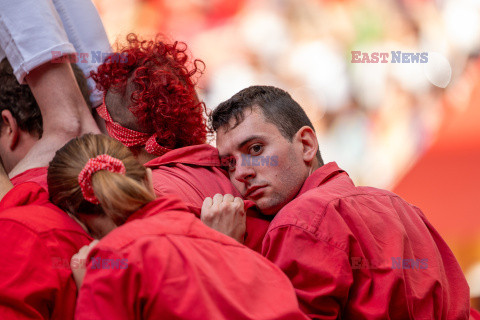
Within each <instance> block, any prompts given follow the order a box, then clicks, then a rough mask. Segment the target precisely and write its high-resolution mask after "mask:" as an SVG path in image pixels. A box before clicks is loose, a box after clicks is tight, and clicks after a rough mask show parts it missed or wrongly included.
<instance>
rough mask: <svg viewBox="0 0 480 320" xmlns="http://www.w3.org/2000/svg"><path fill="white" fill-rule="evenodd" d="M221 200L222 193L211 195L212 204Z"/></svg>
mask: <svg viewBox="0 0 480 320" xmlns="http://www.w3.org/2000/svg"><path fill="white" fill-rule="evenodd" d="M222 202H223V195H221V194H220V193H217V194H216V195H214V196H213V204H214V205H215V204H219V203H222Z"/></svg>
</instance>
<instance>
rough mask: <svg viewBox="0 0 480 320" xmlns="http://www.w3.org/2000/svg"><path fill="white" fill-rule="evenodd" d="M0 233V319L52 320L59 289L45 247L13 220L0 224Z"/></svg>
mask: <svg viewBox="0 0 480 320" xmlns="http://www.w3.org/2000/svg"><path fill="white" fill-rule="evenodd" d="M0 230H1V232H0V243H1V244H2V245H1V246H0V319H51V318H52V317H53V315H52V314H51V311H52V310H53V309H54V306H53V305H52V301H54V299H52V297H55V296H57V295H58V294H59V292H60V291H62V288H61V284H60V280H59V277H58V275H57V273H56V272H55V270H54V266H53V265H52V264H53V263H54V261H53V260H52V259H51V255H50V252H49V250H48V248H46V247H45V246H44V245H43V243H42V241H41V239H39V238H38V237H37V235H36V234H35V233H34V232H32V231H31V230H29V229H28V228H26V227H24V226H22V225H20V224H18V223H16V222H14V221H5V220H4V221H0ZM12 248H15V249H12ZM50 266H51V267H50ZM58 267H60V266H58ZM71 311H72V313H71V314H69V315H63V316H61V315H60V318H64V319H68V317H70V318H71V317H73V308H72V310H71Z"/></svg>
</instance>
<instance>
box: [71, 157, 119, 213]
mask: <svg viewBox="0 0 480 320" xmlns="http://www.w3.org/2000/svg"><path fill="white" fill-rule="evenodd" d="M100 170H107V171H110V172H114V173H120V174H123V175H124V174H125V172H126V169H125V165H124V164H123V162H122V161H120V160H119V159H117V158H114V157H112V156H109V155H108V154H102V155H99V156H97V157H95V158H91V159H89V160H88V161H87V164H85V167H83V169H82V171H80V174H79V175H78V184H79V185H80V189H81V190H82V194H83V197H84V198H85V200H87V201H88V202H91V203H93V204H99V203H100V202H99V201H98V199H97V197H96V196H95V193H94V192H93V188H92V176H93V174H94V173H95V172H97V171H100Z"/></svg>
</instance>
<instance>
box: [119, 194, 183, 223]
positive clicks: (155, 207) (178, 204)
mask: <svg viewBox="0 0 480 320" xmlns="http://www.w3.org/2000/svg"><path fill="white" fill-rule="evenodd" d="M172 210H176V211H184V212H189V211H188V208H187V206H186V205H185V204H184V203H183V201H182V200H180V198H179V197H177V196H175V195H164V196H161V197H158V198H157V199H155V200H153V201H152V202H149V203H147V204H146V205H145V206H143V207H142V208H141V209H140V210H138V211H136V212H135V213H133V214H132V215H131V216H130V217H128V219H127V221H126V223H127V222H130V221H133V220H136V219H143V218H146V217H151V216H154V215H156V214H158V213H161V212H163V211H172Z"/></svg>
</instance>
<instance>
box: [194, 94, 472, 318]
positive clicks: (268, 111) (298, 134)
mask: <svg viewBox="0 0 480 320" xmlns="http://www.w3.org/2000/svg"><path fill="white" fill-rule="evenodd" d="M211 119H212V126H213V128H214V130H215V131H216V133H217V147H218V149H219V153H220V155H221V156H222V157H228V158H230V159H235V160H236V163H232V165H231V166H230V169H229V174H230V179H231V181H232V183H233V184H234V185H235V187H236V188H237V189H238V190H239V191H240V193H241V194H242V196H243V197H244V198H245V199H248V200H252V201H254V202H255V203H256V204H257V206H258V207H259V209H260V210H261V211H262V213H264V214H266V215H271V216H275V217H274V219H273V220H272V222H271V224H270V226H269V229H268V231H267V234H266V236H265V239H264V241H263V245H262V254H263V255H264V256H265V257H267V258H268V259H270V260H271V261H273V262H274V263H275V264H276V265H277V266H279V267H280V268H281V269H282V270H283V271H284V272H285V273H286V274H287V275H288V277H289V278H290V280H291V281H292V283H293V286H294V287H295V290H296V293H297V297H298V299H299V302H300V305H301V307H302V309H303V310H304V311H305V312H306V313H307V314H308V315H309V316H310V317H311V318H313V319H337V318H344V319H369V320H371V319H432V318H433V319H467V318H468V317H469V288H468V285H467V283H466V280H465V277H464V275H463V273H462V270H461V269H460V266H459V265H458V263H457V261H456V259H455V257H454V256H453V254H452V252H451V251H450V249H449V248H448V246H447V245H446V243H445V242H444V241H443V239H442V238H441V237H440V235H439V234H438V233H437V232H436V230H435V229H434V228H433V227H432V225H431V224H430V223H429V222H428V220H427V219H426V217H425V215H424V214H423V213H422V212H421V211H420V209H418V208H417V207H415V206H413V205H411V204H409V203H407V202H405V201H404V200H403V199H401V198H400V197H398V196H397V195H395V194H393V193H391V192H388V191H385V190H379V189H375V188H369V187H356V186H355V185H354V184H353V182H352V180H351V179H350V178H349V177H348V174H347V173H346V172H345V171H343V170H342V169H340V168H339V167H338V166H337V164H335V163H334V162H331V163H327V164H324V163H323V160H322V158H321V156H320V153H319V151H318V142H317V139H316V135H315V132H314V130H313V126H312V124H311V122H310V120H309V119H308V117H307V115H306V114H305V112H304V111H303V109H302V108H301V107H300V106H299V105H298V104H297V103H296V102H295V101H294V100H293V99H292V98H291V97H290V95H289V94H288V93H287V92H285V91H283V90H281V89H278V88H274V87H267V86H253V87H249V88H247V89H244V90H242V91H240V92H239V93H237V94H235V95H234V96H233V97H232V98H230V99H229V100H227V101H225V102H223V103H221V104H220V105H219V106H218V108H217V109H215V110H214V112H213V114H212V117H211ZM272 157H275V159H276V161H274V162H273V163H271V162H270V163H268V164H267V161H266V160H265V159H267V158H268V159H272ZM246 158H251V159H250V160H251V161H245V159H246ZM259 159H261V160H265V161H263V162H262V161H261V160H259ZM263 163H265V164H266V165H262V164H263ZM208 201H209V202H210V203H212V200H211V199H208ZM206 202H207V201H206ZM213 204H214V205H215V201H213ZM204 209H205V212H207V211H208V210H213V211H215V209H214V208H213V207H212V208H210V206H209V205H206V206H205V207H204ZM217 211H218V210H217ZM216 213H217V214H218V212H216ZM202 214H203V212H202Z"/></svg>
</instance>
